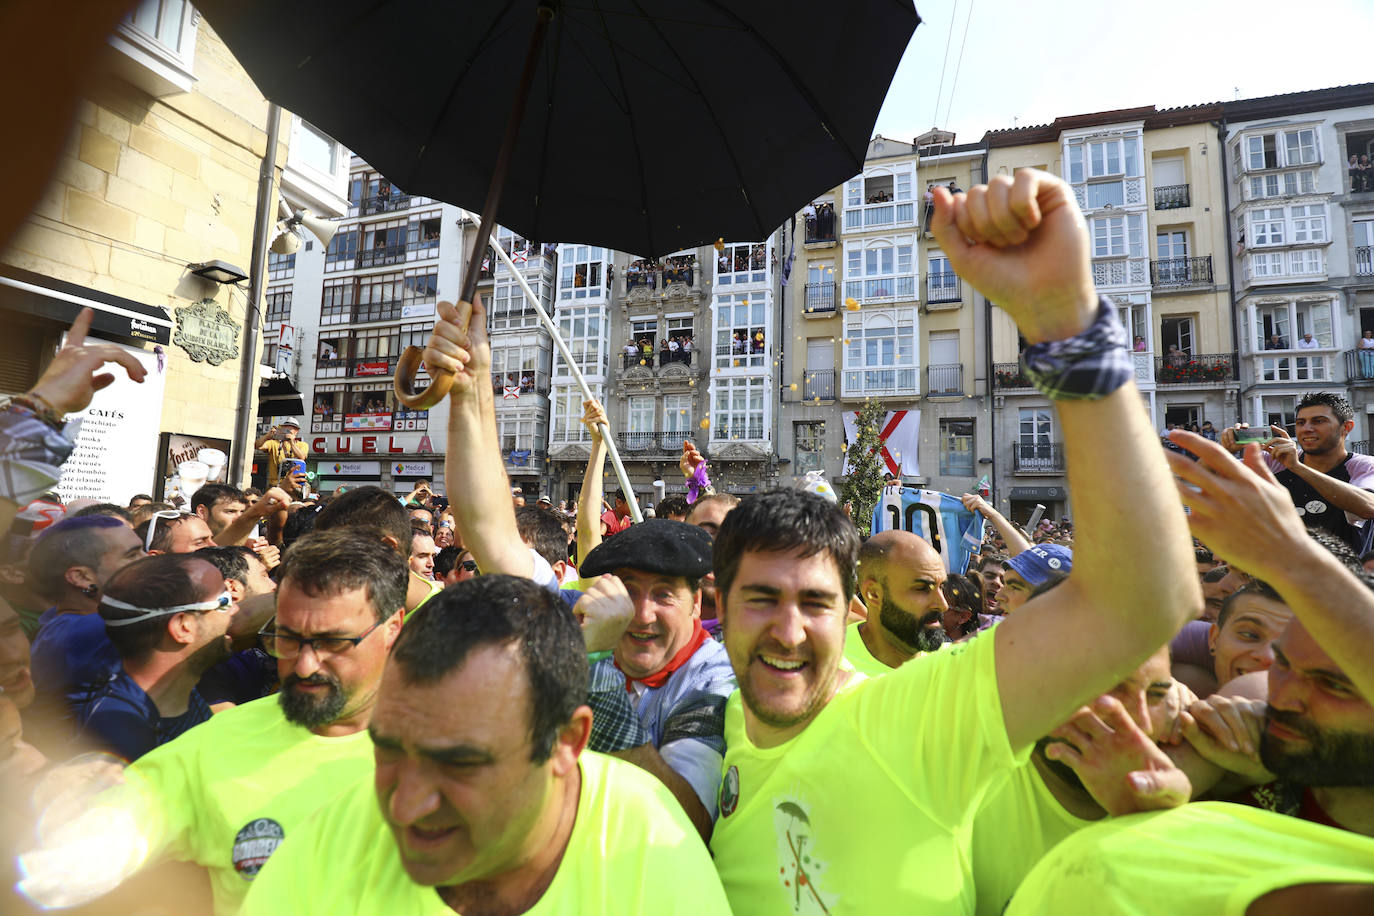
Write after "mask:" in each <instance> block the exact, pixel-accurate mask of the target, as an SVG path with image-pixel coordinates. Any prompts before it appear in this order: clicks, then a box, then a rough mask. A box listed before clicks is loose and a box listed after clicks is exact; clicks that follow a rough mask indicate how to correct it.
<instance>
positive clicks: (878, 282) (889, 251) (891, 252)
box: [844, 236, 916, 301]
mask: <svg viewBox="0 0 1374 916" xmlns="http://www.w3.org/2000/svg"><path fill="white" fill-rule="evenodd" d="M915 241H916V240H915V238H913V237H911V236H903V237H899V238H897V239H875V240H873V241H871V242H866V243H862V242H856V243H850V245H848V246H847V247H846V250H845V278H844V279H845V282H844V294H845V298H847V299H860V300H863V301H872V300H883V299H914V298H915V297H916V269H915V263H914V260H913V258H914V252H915V250H916V248H915Z"/></svg>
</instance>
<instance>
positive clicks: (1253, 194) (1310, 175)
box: [1250, 169, 1317, 200]
mask: <svg viewBox="0 0 1374 916" xmlns="http://www.w3.org/2000/svg"><path fill="white" fill-rule="evenodd" d="M1316 192H1317V173H1316V172H1314V171H1313V170H1311V169H1301V170H1299V171H1296V172H1276V173H1274V174H1272V175H1254V176H1251V178H1250V198H1251V199H1252V200H1256V199H1260V198H1265V197H1292V196H1293V195H1294V194H1315V193H1316Z"/></svg>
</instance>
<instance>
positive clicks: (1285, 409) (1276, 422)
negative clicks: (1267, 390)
mask: <svg viewBox="0 0 1374 916" xmlns="http://www.w3.org/2000/svg"><path fill="white" fill-rule="evenodd" d="M1260 412H1261V413H1263V414H1264V424H1265V425H1266V426H1282V427H1283V428H1285V429H1287V430H1288V431H1289V432H1290V433H1291V432H1293V431H1294V429H1295V427H1296V426H1297V422H1298V415H1297V414H1298V412H1297V397H1296V396H1294V395H1291V394H1271V395H1265V396H1264V397H1263V398H1261V399H1260Z"/></svg>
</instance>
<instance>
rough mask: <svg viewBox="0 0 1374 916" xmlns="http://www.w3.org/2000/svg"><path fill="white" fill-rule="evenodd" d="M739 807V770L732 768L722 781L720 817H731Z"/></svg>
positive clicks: (726, 772)
mask: <svg viewBox="0 0 1374 916" xmlns="http://www.w3.org/2000/svg"><path fill="white" fill-rule="evenodd" d="M738 806H739V768H738V767H735V766H731V767H730V769H728V770H726V771H725V778H724V779H722V780H721V781H720V816H721V817H729V816H730V815H732V814H734V813H735V808H737V807H738Z"/></svg>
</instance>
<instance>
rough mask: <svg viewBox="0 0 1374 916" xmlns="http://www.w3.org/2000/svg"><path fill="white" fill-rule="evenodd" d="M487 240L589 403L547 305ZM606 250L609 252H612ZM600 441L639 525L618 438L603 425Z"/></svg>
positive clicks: (474, 217) (495, 244) (589, 393)
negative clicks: (545, 309)
mask: <svg viewBox="0 0 1374 916" xmlns="http://www.w3.org/2000/svg"><path fill="white" fill-rule="evenodd" d="M468 216H469V217H470V218H471V219H472V221H473V222H474V223H476V224H477V228H478V230H479V233H480V230H481V227H482V221H481V219H479V218H478V216H477V214H475V213H469V214H468ZM488 238H489V240H490V242H491V247H492V248H494V249H496V256H497V257H498V258H500V259H501V261H502V263H504V264H505V265H506V268H507V269H508V270H509V271H510V272H511V273H512V274H513V275H514V276H515V282H516V283H519V284H520V289H522V290H523V291H524V293H525V301H527V302H529V303H530V304H531V305H533V306H534V311H535V313H536V314H537V315H538V316H539V320H540V321H542V322H543V323H544V329H545V330H546V331H548V332H549V334H550V335H551V336H552V337H553V343H554V346H556V347H557V348H558V352H559V354H560V355H561V356H562V357H563V362H565V363H567V364H568V371H569V372H570V373H572V377H573V381H575V382H577V387H579V388H581V389H582V399H583V400H584V401H590V400H591V399H592V390H591V388H589V387H587V380H586V379H584V378H583V377H582V373H581V372H580V371H579V370H578V368H577V362H576V361H575V360H574V359H573V355H572V351H571V350H569V349H568V345H567V343H565V342H564V341H563V335H561V334H559V333H558V326H557V325H556V324H554V323H553V319H552V318H550V317H549V313H548V312H546V311H544V306H543V305H541V304H540V302H539V297H538V296H536V295H535V294H534V290H532V289H530V285H529V283H527V282H525V275H524V274H522V273H521V272H520V271H519V270H518V269H516V266H515V262H514V261H512V260H511V259H510V255H508V254H506V249H504V248H502V247H501V245H500V243H499V242H497V241H496V239H495V237H494V236H488ZM481 239H482V235H480V234H479V235H478V243H479V244H480V243H481ZM607 250H608V251H609V250H610V249H607ZM609 343H610V341H609V340H607V344H608V345H609ZM601 440H602V441H603V442H605V443H606V451H607V452H608V453H610V456H611V464H612V465H613V466H614V467H615V477H616V480H619V481H620V489H621V490H623V491H624V492H625V502H627V503H628V504H629V506H630V517H631V518H632V519H634V521H635V523H636V524H638V523H639V522H642V521H644V516H643V515H642V514H641V513H640V511H639V501H638V500H637V499H635V494H634V489H633V488H632V487H631V486H630V475H629V474H626V473H625V465H624V463H623V462H622V461H621V460H620V452H619V450H617V449H616V447H615V439H613V438H612V437H611V428H610V426H608V425H607V424H605V423H602V424H601Z"/></svg>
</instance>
